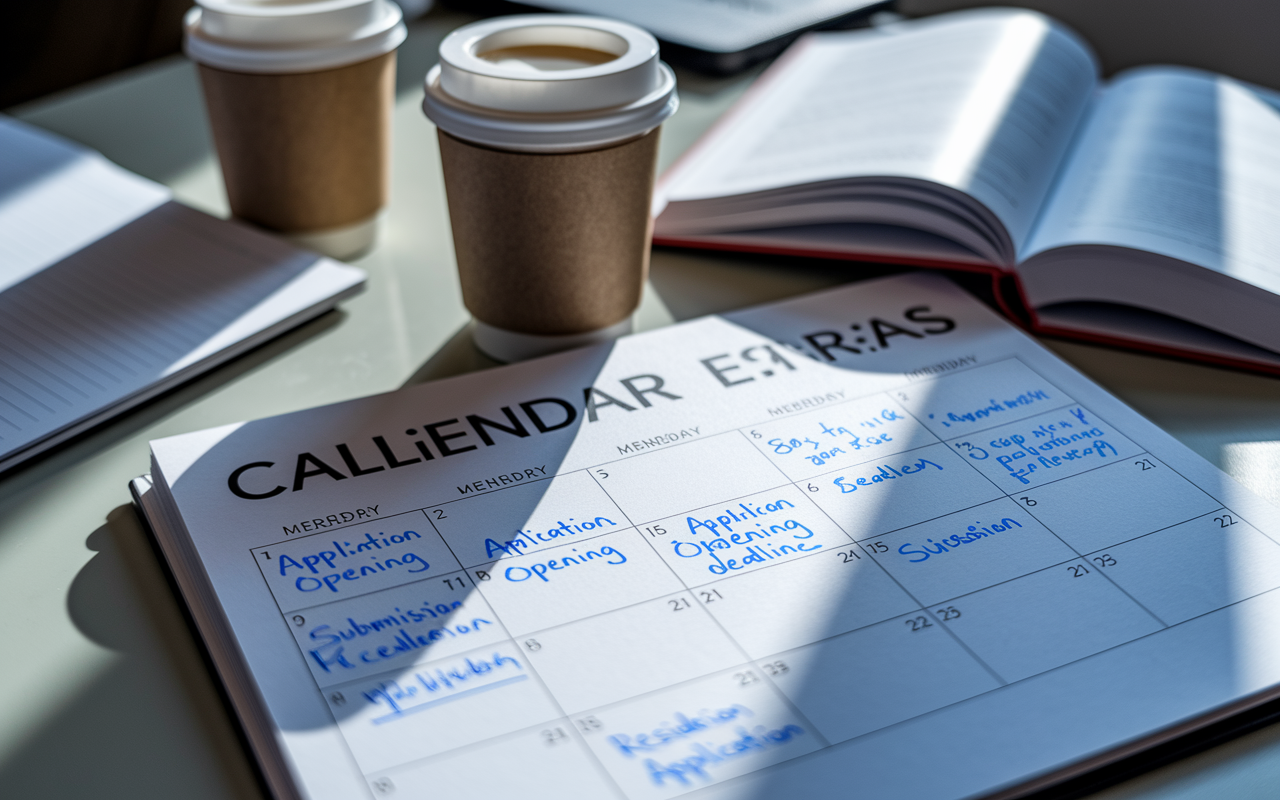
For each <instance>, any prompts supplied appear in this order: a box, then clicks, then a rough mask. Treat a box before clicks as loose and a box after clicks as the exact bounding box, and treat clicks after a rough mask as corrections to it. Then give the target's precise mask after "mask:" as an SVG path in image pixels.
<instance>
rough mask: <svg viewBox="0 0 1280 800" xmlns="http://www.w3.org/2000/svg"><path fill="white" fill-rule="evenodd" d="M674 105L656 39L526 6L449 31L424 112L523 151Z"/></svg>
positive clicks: (640, 120)
mask: <svg viewBox="0 0 1280 800" xmlns="http://www.w3.org/2000/svg"><path fill="white" fill-rule="evenodd" d="M678 105H679V99H678V97H677V95H676V80H675V75H674V74H673V73H672V72H671V70H670V68H668V67H667V65H666V64H663V63H662V62H661V61H659V60H658V42H657V40H655V39H654V38H653V36H651V35H649V34H648V33H647V32H645V31H644V30H641V29H640V28H637V27H636V26H634V25H628V24H627V23H625V22H618V21H616V20H610V19H602V18H599V17H583V16H567V15H561V14H526V15H518V16H510V17H500V18H497V19H492V20H486V21H483V22H477V23H474V24H472V25H466V26H464V27H462V28H459V29H458V30H456V31H454V32H453V33H451V34H449V36H447V37H446V38H445V40H444V41H443V42H442V43H441V44H440V63H439V64H437V65H436V66H435V67H433V68H432V69H431V71H430V72H428V73H427V78H426V99H425V100H424V101H423V104H422V109H423V112H424V113H425V114H426V115H427V117H429V118H430V119H431V121H432V122H434V123H436V125H438V126H439V127H440V128H441V129H442V130H444V131H445V132H446V133H449V134H452V135H454V136H456V137H458V138H460V139H463V140H465V141H469V142H474V143H476V144H483V145H489V146H493V147H499V148H503V149H510V150H520V151H528V152H571V151H574V150H587V149H593V148H596V147H601V146H604V145H607V144H610V143H613V142H618V141H622V140H625V139H629V138H632V137H635V136H638V135H640V134H643V133H647V132H648V131H651V130H653V129H654V128H656V127H658V126H659V125H661V124H662V122H663V121H664V120H665V119H666V118H667V117H669V116H671V115H672V114H673V113H675V110H676V108H677V106H678Z"/></svg>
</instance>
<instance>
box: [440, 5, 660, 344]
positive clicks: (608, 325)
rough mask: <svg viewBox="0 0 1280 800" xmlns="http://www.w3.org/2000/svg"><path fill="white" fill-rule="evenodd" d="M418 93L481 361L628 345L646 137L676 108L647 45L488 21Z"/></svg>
mask: <svg viewBox="0 0 1280 800" xmlns="http://www.w3.org/2000/svg"><path fill="white" fill-rule="evenodd" d="M426 89H427V95H426V100H425V101H424V103H423V110H424V111H425V113H426V114H427V116H428V117H430V118H431V120H432V121H433V122H435V123H436V125H437V126H438V129H439V130H438V139H439V144H440V156H441V160H442V164H443V168H444V178H445V190H446V193H447V195H448V202H449V216H450V222H451V224H452V227H453V238H454V249H455V251H456V254H457V260H458V272H459V277H460V279H461V283H462V295H463V301H464V302H465V303H466V306H467V309H468V310H470V311H471V313H472V315H473V316H474V317H475V321H476V326H475V338H476V344H477V345H478V346H479V347H480V349H482V350H484V351H485V352H486V353H488V354H489V355H491V356H494V357H495V358H498V359H499V360H502V361H514V360H518V359H521V358H528V357H530V356H534V355H540V354H543V353H548V352H554V351H556V350H562V349H566V348H569V347H576V346H579V345H582V344H588V343H591V342H594V341H601V340H605V339H609V338H613V337H615V336H618V335H621V334H623V333H627V332H629V331H630V319H631V314H632V313H633V312H634V311H635V309H636V308H637V306H639V304H640V296H641V292H642V290H643V287H644V281H645V276H646V274H647V272H648V265H649V237H650V224H651V223H650V215H649V208H650V202H651V197H652V193H653V178H654V169H655V167H656V163H657V146H658V129H659V126H660V125H661V124H662V122H663V121H664V120H665V119H666V118H667V117H668V116H670V115H671V114H672V113H673V112H674V111H675V109H676V106H677V104H678V100H677V97H676V93H675V77H674V75H673V74H672V73H671V70H670V69H669V68H668V67H667V66H666V65H665V64H663V63H662V62H661V61H659V60H658V45H657V42H656V41H655V40H654V39H653V37H652V36H650V35H649V34H648V33H645V32H644V31H642V30H640V29H639V28H636V27H634V26H631V25H627V24H625V23H620V22H615V21H612V20H605V19H599V18H594V17H576V16H560V15H554V16H553V15H527V16H514V17H503V18H500V19H496V20H489V21H486V22H481V23H477V24H474V25H468V26H466V27H464V28H460V29H459V30H457V31H454V32H453V33H452V34H450V35H449V36H448V37H447V38H446V39H445V40H444V42H443V43H442V44H441V46H440V64H439V65H437V66H436V67H434V68H433V69H432V70H431V72H430V73H428V75H427V80H426Z"/></svg>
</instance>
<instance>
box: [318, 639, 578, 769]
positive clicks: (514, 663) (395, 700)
mask: <svg viewBox="0 0 1280 800" xmlns="http://www.w3.org/2000/svg"><path fill="white" fill-rule="evenodd" d="M324 697H325V700H326V702H328V704H329V708H330V709H331V710H332V711H333V715H334V718H335V719H337V721H338V726H339V728H340V729H341V730H342V733H343V734H344V736H345V737H346V740H347V744H348V745H349V746H350V748H351V753H352V755H354V756H355V759H356V761H357V762H358V763H359V764H360V767H361V769H363V770H364V771H365V772H366V773H369V772H379V771H382V770H385V769H389V768H390V767H393V766H395V765H397V764H403V763H405V762H408V761H412V760H414V759H418V758H423V757H426V756H430V755H434V754H436V753H443V752H446V751H448V750H452V749H454V748H457V747H463V746H465V745H468V744H472V743H474V742H479V741H483V740H485V739H488V738H490V737H491V736H494V735H495V733H496V734H498V735H501V734H503V733H509V732H511V731H517V730H520V729H521V728H526V727H529V726H531V725H537V724H539V723H541V722H545V721H548V720H554V719H556V718H558V717H559V716H560V712H559V709H557V708H556V706H555V704H554V703H553V702H552V701H551V697H550V695H548V694H547V692H546V689H544V688H543V687H542V685H541V684H540V683H539V682H538V680H537V677H536V676H535V675H533V674H532V672H531V670H530V669H529V666H528V663H527V662H526V661H525V657H524V655H523V654H521V653H520V651H519V650H518V649H517V648H516V646H515V645H514V644H512V643H511V642H502V643H500V644H497V645H494V646H493V647H489V648H484V649H480V650H473V651H471V652H469V653H466V654H464V655H459V656H453V657H451V658H446V659H441V660H439V661H432V662H428V663H426V664H422V665H419V666H416V667H414V668H413V669H411V670H406V671H402V672H397V673H393V674H391V675H384V676H381V677H377V678H368V679H365V680H361V681H356V682H353V683H348V684H343V685H341V686H337V687H329V688H327V689H325V690H324Z"/></svg>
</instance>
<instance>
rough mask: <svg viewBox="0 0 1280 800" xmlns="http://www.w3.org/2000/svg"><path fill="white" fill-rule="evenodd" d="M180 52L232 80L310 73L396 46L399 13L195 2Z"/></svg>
mask: <svg viewBox="0 0 1280 800" xmlns="http://www.w3.org/2000/svg"><path fill="white" fill-rule="evenodd" d="M197 2H198V3H199V5H197V6H196V7H195V8H193V9H191V10H190V11H188V12H187V16H186V19H185V27H186V39H185V42H184V49H185V50H186V53H187V55H188V56H189V57H190V58H191V60H193V61H198V62H200V63H201V64H207V65H209V66H211V67H217V68H219V69H226V70H232V71H236V72H266V73H284V72H313V71H316V70H322V69H332V68H334V67H340V66H343V65H345V64H354V63H356V62H359V61H366V60H368V59H370V58H374V57H376V56H380V55H382V54H383V53H389V52H391V51H392V50H394V49H396V48H397V47H399V46H400V43H401V42H403V41H404V39H405V37H406V36H407V35H408V32H407V31H406V30H405V26H404V22H403V20H402V16H403V15H402V14H401V12H400V7H399V6H397V5H396V4H395V3H393V2H390V0H197Z"/></svg>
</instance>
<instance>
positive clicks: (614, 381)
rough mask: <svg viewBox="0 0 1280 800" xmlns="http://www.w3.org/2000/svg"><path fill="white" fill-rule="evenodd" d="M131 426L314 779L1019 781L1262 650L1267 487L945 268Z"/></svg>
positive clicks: (1276, 641)
mask: <svg viewBox="0 0 1280 800" xmlns="http://www.w3.org/2000/svg"><path fill="white" fill-rule="evenodd" d="M153 453H154V464H153V475H154V477H155V479H156V480H157V482H159V483H162V484H163V485H164V486H166V487H167V489H166V491H168V492H169V493H171V496H172V501H173V504H174V506H175V507H176V510H177V513H178V514H180V516H181V525H180V526H175V529H178V528H185V530H182V532H181V535H182V536H189V537H190V541H191V544H192V548H193V552H194V553H195V555H196V557H197V558H198V562H199V570H198V572H199V573H200V574H201V575H202V576H203V577H202V580H205V581H207V585H208V587H209V588H210V589H211V591H212V593H213V595H214V596H215V597H216V599H217V610H218V613H219V614H222V615H224V616H225V620H226V624H227V629H228V630H229V631H230V635H231V637H232V638H233V640H234V641H233V644H234V647H235V649H236V651H237V652H238V654H239V657H240V658H242V659H243V663H244V665H245V666H246V667H247V670H248V672H249V673H251V674H252V676H253V680H254V683H255V692H256V694H257V697H256V698H255V699H254V701H253V702H254V703H258V704H260V707H259V708H251V707H250V705H251V704H250V702H249V701H248V700H244V699H240V700H239V701H238V705H239V711H240V713H241V714H242V715H243V716H245V717H246V718H247V717H250V716H252V715H253V714H255V713H256V714H259V715H265V717H266V718H267V719H268V720H269V722H270V725H271V726H272V730H273V731H274V734H275V736H276V740H277V742H278V744H279V747H280V750H281V751H282V752H283V753H284V755H285V758H286V759H287V762H288V765H289V769H290V770H291V772H292V776H293V781H294V783H295V784H296V787H297V789H298V791H299V793H300V794H302V795H303V796H308V797H313V798H351V797H379V798H380V797H389V798H402V797H403V798H415V797H424V798H425V797H431V798H446V797H448V798H452V797H457V798H463V797H466V798H473V797H475V798H502V799H503V800H509V799H510V798H524V797H531V798H533V797H536V798H543V797H545V798H552V797H554V798H610V797H612V798H635V799H636V800H641V799H643V800H649V799H650V798H653V799H654V800H656V799H657V798H670V797H677V796H689V797H696V798H724V799H726V800H727V799H728V798H733V799H734V800H746V799H747V798H761V800H763V799H764V798H776V797H783V796H790V797H815V798H819V797H822V798H825V797H831V798H836V797H839V798H849V797H867V798H885V797H895V798H920V799H921V800H939V799H940V798H961V797H970V796H980V795H985V794H992V793H1000V792H1002V791H1006V790H1008V791H1015V792H1016V791H1017V788H1016V787H1025V786H1027V785H1029V784H1028V782H1034V781H1036V780H1055V779H1057V778H1060V777H1062V776H1064V775H1067V774H1070V773H1071V771H1072V770H1080V769H1084V768H1086V767H1088V766H1090V765H1096V764H1098V763H1102V762H1104V761H1106V760H1107V759H1108V758H1111V757H1114V756H1116V755H1118V754H1123V753H1128V752H1132V751H1133V750H1134V749H1135V748H1139V747H1142V746H1146V745H1147V744H1150V743H1152V742H1155V741H1159V740H1161V739H1162V738H1167V737H1169V736H1172V735H1175V734H1177V733H1180V732H1184V731H1187V730H1190V729H1192V728H1194V727H1195V726H1196V725H1197V724H1201V723H1203V722H1204V721H1207V720H1211V719H1214V718H1217V717H1220V716H1221V715H1223V714H1225V713H1229V712H1230V711H1232V710H1234V709H1238V708H1241V707H1244V706H1246V705H1248V704H1250V703H1254V702H1259V701H1261V700H1263V699H1267V698H1269V697H1271V696H1272V695H1273V694H1274V688H1275V686H1276V684H1277V682H1278V681H1280V652H1278V648H1280V635H1277V634H1278V632H1280V592H1276V591H1274V590H1275V589H1276V588H1277V587H1280V544H1277V541H1280V524H1278V520H1277V516H1276V511H1275V510H1273V509H1272V507H1270V506H1269V505H1267V504H1266V503H1264V502H1263V501H1261V500H1259V499H1258V498H1256V497H1255V496H1253V495H1251V494H1250V493H1248V492H1247V491H1246V490H1244V489H1243V488H1241V487H1240V486H1238V485H1237V484H1235V483H1234V482H1233V481H1232V480H1231V479H1229V478H1228V477H1226V476H1225V475H1223V474H1222V473H1221V472H1219V471H1218V470H1216V469H1215V468H1213V467H1212V466H1210V465H1209V464H1208V463H1207V462H1205V461H1204V460H1202V459H1201V458H1199V457H1198V456H1196V455H1194V454H1193V453H1191V452H1190V451H1189V450H1187V449H1186V448H1185V447H1184V446H1182V445H1181V444H1179V443H1178V442H1176V441H1175V440H1174V439H1172V438H1171V437H1170V436H1168V435H1166V434H1165V433H1163V432H1162V431H1160V430H1159V429H1157V428H1156V427H1155V426H1153V425H1152V424H1151V423H1149V422H1147V421H1146V420H1144V419H1143V418H1141V417H1140V416H1139V415H1138V414H1136V413H1135V412H1133V411H1132V410H1131V409H1129V408H1128V407H1126V406H1125V405H1124V404H1122V403H1121V402H1120V401H1118V400H1117V399H1115V398H1114V397H1112V396H1111V395H1109V394H1107V393H1106V392H1105V391H1103V390H1102V389H1100V388H1099V387H1097V386H1096V385H1094V384H1093V383H1091V382H1090V381H1089V380H1088V379H1086V378H1084V377H1083V376H1082V375H1080V374H1079V373H1078V372H1076V371H1075V370H1074V369H1072V368H1071V367H1070V366H1068V365H1067V364H1065V363H1064V362H1062V361H1061V360H1059V359H1058V358H1057V357H1056V356H1054V355H1052V354H1051V353H1049V352H1048V351H1046V350H1045V349H1044V348H1042V347H1041V346H1040V345H1039V344H1037V343H1036V342H1035V341H1033V340H1032V339H1030V338H1029V337H1027V336H1025V335H1024V334H1022V333H1021V332H1019V331H1017V330H1015V329H1014V328H1013V327H1011V326H1010V325H1008V324H1007V323H1006V322H1004V321H1003V320H1001V319H999V318H998V317H996V316H995V315H994V314H993V313H991V312H990V311H988V310H987V309H986V308H985V307H983V306H981V305H980V304H979V303H977V302H976V301H974V300H973V299H972V298H970V297H968V296H967V295H965V294H964V293H963V292H961V291H959V290H958V289H956V288H955V287H954V286H953V285H952V284H950V283H949V282H948V281H946V280H945V279H944V278H941V277H938V276H935V275H929V274H913V275H907V276H902V277H896V278H890V279H885V280H879V281H874V282H869V283H863V284H858V285H851V286H848V287H845V288H841V289H837V290H834V291H829V292H825V293H819V294H814V295H810V296H806V297H801V298H798V299H793V300H789V301H786V302H782V303H778V304H774V305H770V306H764V307H761V308H756V309H750V310H746V311H742V312H737V313H731V314H725V315H723V316H714V317H708V318H704V319H700V320H695V321H692V322H688V323H684V324H680V325H676V326H672V327H670V328H665V329H661V330H657V331H653V332H649V333H645V334H642V335H637V336H632V337H627V338H624V339H622V340H620V341H618V342H617V343H615V344H613V345H609V346H601V347H598V348H592V349H584V350H578V351H573V352H570V353H565V354H561V355H558V356H553V357H550V358H545V359H540V360H537V361H533V362H528V363H523V364H519V365H514V366H510V367H504V368H501V369H494V370H491V371H488V372H483V373H479V374H473V375H468V376H463V377H460V378H455V379H450V380H446V381H441V382H438V383H433V384H429V385H424V386H418V387H413V388H409V389H406V390H402V391H400V392H396V393H391V394H386V395H379V396H374V397H370V398H366V399H363V400H357V401H352V402H348V403H343V404H339V405H335V406H329V407H325V408H318V409H314V410H310V411H305V412H300V413H296V414H291V415H287V416H282V417H277V418H273V419H268V420H263V421H258V422H251V423H244V424H239V425H229V426H225V427H222V428H217V429H213V430H209V431H203V432H200V433H194V434H190V435H185V436H179V437H174V438H171V439H165V440H162V441H158V442H155V443H153ZM187 588H188V587H184V589H187ZM219 667H220V668H222V669H229V668H230V667H229V666H228V665H227V664H225V663H220V664H219Z"/></svg>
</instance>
